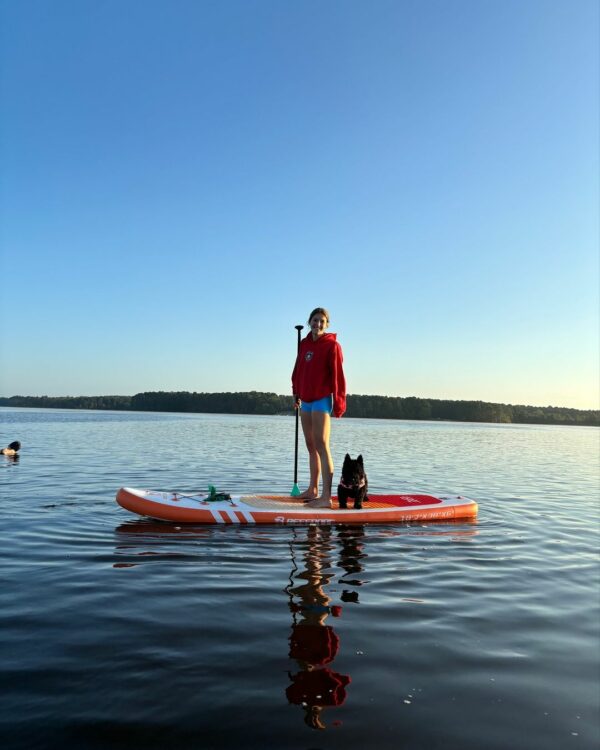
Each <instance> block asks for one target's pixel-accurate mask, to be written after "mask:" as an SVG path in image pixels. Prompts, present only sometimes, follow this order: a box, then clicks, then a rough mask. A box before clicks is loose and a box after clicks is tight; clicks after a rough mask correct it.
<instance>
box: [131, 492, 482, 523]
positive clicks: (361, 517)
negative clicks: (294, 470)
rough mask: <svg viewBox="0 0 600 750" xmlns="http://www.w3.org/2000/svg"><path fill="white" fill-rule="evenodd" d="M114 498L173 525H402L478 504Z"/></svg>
mask: <svg viewBox="0 0 600 750" xmlns="http://www.w3.org/2000/svg"><path fill="white" fill-rule="evenodd" d="M117 502H118V503H119V505H120V506H121V507H123V508H125V510H129V511H131V512H132V513H137V514H138V515H140V516H148V517H150V518H156V519H158V520H160V521H175V522H176V523H211V524H227V523H240V524H246V523H267V524H280V525H281V524H283V525H292V524H332V523H345V524H348V523H359V524H363V523H404V522H406V521H448V520H452V519H456V518H473V517H474V516H476V515H477V503H476V502H475V501H473V500H469V499H467V498H466V497H448V496H444V497H435V496H433V495H421V494H414V495H413V494H406V495H369V500H368V501H367V502H366V503H365V504H364V505H363V508H362V510H354V509H353V508H351V507H350V508H348V509H347V510H340V508H339V507H338V504H337V499H336V498H334V499H333V506H334V507H333V508H307V507H306V505H304V503H303V502H302V501H301V500H297V499H295V498H292V497H289V496H288V495H232V496H231V497H230V498H229V499H226V500H221V499H217V500H212V499H211V498H210V495H208V494H207V493H197V494H190V495H187V494H186V495H184V494H181V493H178V492H158V491H153V490H134V489H131V488H128V487H122V488H121V489H120V490H119V491H118V492H117ZM351 503H352V501H350V504H351Z"/></svg>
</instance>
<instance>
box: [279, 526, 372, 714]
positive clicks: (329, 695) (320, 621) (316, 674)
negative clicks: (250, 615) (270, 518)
mask: <svg viewBox="0 0 600 750" xmlns="http://www.w3.org/2000/svg"><path fill="white" fill-rule="evenodd" d="M357 531H359V529H358V528H357V529H356V531H354V532H353V533H356V532H357ZM360 531H361V533H362V529H360ZM331 534H332V529H331V528H328V527H320V526H310V527H309V528H308V530H307V535H308V536H307V542H308V544H307V546H306V550H305V552H304V556H303V557H304V563H305V568H304V570H302V571H301V572H297V573H296V576H295V578H296V580H298V579H300V580H302V579H304V582H301V583H299V584H298V585H295V586H294V585H293V573H292V578H291V579H290V586H288V587H287V589H286V590H287V592H288V594H289V595H290V602H289V607H290V611H291V612H292V615H293V618H294V619H293V624H292V632H291V635H290V639H289V640H290V653H289V655H290V658H292V659H295V660H296V662H297V664H298V666H299V668H300V671H299V672H297V673H296V674H292V673H291V672H290V673H288V674H289V678H290V680H291V684H290V685H289V686H288V688H287V690H286V691H285V692H286V696H287V699H288V701H289V702H290V703H294V704H296V705H299V706H302V707H303V708H304V710H305V713H306V715H305V718H304V721H305V722H306V724H308V726H309V727H311V728H313V729H325V724H324V723H323V721H322V718H321V713H322V711H323V709H324V708H326V707H334V706H341V705H342V704H343V703H344V701H345V700H346V686H347V685H349V684H350V677H349V676H348V675H344V674H340V673H339V672H335V671H334V670H333V669H331V666H330V665H331V664H332V662H333V660H334V659H335V657H336V654H337V652H338V649H339V643H340V639H339V637H338V635H337V633H336V632H335V630H334V629H333V627H332V626H331V625H326V624H325V621H326V620H327V617H328V615H332V617H339V616H340V615H341V611H342V608H341V607H340V606H330V602H331V599H330V597H329V596H328V595H327V593H326V586H327V584H328V583H329V581H330V580H331V578H332V577H333V573H332V572H331V568H330V562H331V559H330V555H331V550H332V544H331ZM340 539H342V542H344V537H343V536H342V534H340ZM303 546H304V545H303ZM356 601H357V600H356Z"/></svg>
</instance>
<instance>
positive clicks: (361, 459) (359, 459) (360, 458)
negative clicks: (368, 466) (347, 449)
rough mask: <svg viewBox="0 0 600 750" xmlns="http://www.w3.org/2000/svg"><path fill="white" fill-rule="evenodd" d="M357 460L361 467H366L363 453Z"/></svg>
mask: <svg viewBox="0 0 600 750" xmlns="http://www.w3.org/2000/svg"><path fill="white" fill-rule="evenodd" d="M356 460H357V461H358V464H359V466H364V464H363V457H362V453H361V454H360V456H359V457H358V458H357V459H356Z"/></svg>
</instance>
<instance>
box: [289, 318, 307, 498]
mask: <svg viewBox="0 0 600 750" xmlns="http://www.w3.org/2000/svg"><path fill="white" fill-rule="evenodd" d="M303 328H304V326H296V330H297V331H298V351H300V331H301V330H302V329H303ZM294 398H296V394H294ZM294 408H295V410H296V440H295V443H294V486H293V487H292V491H291V492H290V495H291V496H292V497H298V495H299V494H300V488H299V487H298V420H299V418H300V406H299V405H298V404H297V403H295V404H294Z"/></svg>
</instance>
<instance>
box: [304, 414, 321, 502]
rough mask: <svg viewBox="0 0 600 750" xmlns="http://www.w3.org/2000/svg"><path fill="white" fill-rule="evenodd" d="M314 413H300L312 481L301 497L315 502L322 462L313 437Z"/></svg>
mask: <svg viewBox="0 0 600 750" xmlns="http://www.w3.org/2000/svg"><path fill="white" fill-rule="evenodd" d="M312 416H313V415H312V413H311V412H308V411H301V412H300V421H301V422H302V432H303V433H304V440H305V442H306V448H307V450H308V464H309V467H310V481H309V484H308V489H306V490H304V492H303V493H302V494H301V495H299V498H301V499H302V500H314V498H315V497H317V495H318V494H319V475H320V474H321V460H320V458H319V453H318V451H317V447H316V445H315V441H314V437H313V424H312Z"/></svg>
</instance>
